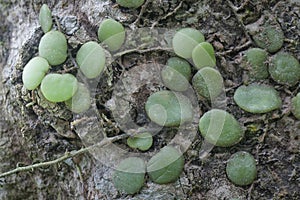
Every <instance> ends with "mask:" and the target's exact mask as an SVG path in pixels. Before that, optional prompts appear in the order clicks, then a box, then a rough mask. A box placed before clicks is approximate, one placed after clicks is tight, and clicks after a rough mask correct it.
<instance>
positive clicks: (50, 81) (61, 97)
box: [41, 74, 78, 102]
mask: <svg viewBox="0 0 300 200" xmlns="http://www.w3.org/2000/svg"><path fill="white" fill-rule="evenodd" d="M77 88H78V82H77V79H76V78H75V77H74V76H73V75H72V74H48V75H47V76H45V78H44V79H43V80H42V83H41V91H42V93H43V95H44V97H45V98H46V99H47V100H48V101H51V102H63V101H66V100H68V99H70V98H71V97H72V96H73V95H74V94H75V92H76V91H77Z"/></svg>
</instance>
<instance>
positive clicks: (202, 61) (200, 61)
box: [192, 42, 216, 69]
mask: <svg viewBox="0 0 300 200" xmlns="http://www.w3.org/2000/svg"><path fill="white" fill-rule="evenodd" d="M192 58H193V62H194V64H195V65H196V68H197V69H201V68H203V67H214V66H216V57H215V51H214V48H213V46H212V45H211V44H210V43H208V42H201V43H200V44H198V45H197V46H196V47H195V48H194V49H193V52H192Z"/></svg>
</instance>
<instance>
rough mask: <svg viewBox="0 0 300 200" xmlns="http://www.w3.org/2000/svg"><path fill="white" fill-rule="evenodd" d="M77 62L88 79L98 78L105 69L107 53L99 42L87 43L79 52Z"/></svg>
mask: <svg viewBox="0 0 300 200" xmlns="http://www.w3.org/2000/svg"><path fill="white" fill-rule="evenodd" d="M76 62H77V63H78V65H79V67H80V70H81V71H82V73H83V74H84V75H85V76H86V77H87V78H90V79H92V78H96V77H97V76H99V75H100V74H101V72H102V71H103V69H104V67H105V52H104V50H103V48H102V47H101V46H100V45H99V44H98V43H97V42H87V43H85V44H84V45H82V47H81V48H80V49H79V51H78V52H77V55H76Z"/></svg>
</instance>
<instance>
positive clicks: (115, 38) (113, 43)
mask: <svg viewBox="0 0 300 200" xmlns="http://www.w3.org/2000/svg"><path fill="white" fill-rule="evenodd" d="M98 39H99V40H100V41H101V42H103V43H104V44H106V45H107V46H108V48H109V50H110V51H116V50H118V49H120V48H121V46H122V44H123V43H124V41H125V29H124V27H123V25H122V24H121V23H120V22H117V21H115V20H113V19H106V20H104V21H103V22H102V23H101V24H100V27H99V29H98Z"/></svg>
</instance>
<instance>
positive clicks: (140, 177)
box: [112, 157, 146, 194]
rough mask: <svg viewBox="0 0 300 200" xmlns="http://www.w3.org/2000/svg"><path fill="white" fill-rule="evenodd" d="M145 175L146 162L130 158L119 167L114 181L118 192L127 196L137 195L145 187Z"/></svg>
mask: <svg viewBox="0 0 300 200" xmlns="http://www.w3.org/2000/svg"><path fill="white" fill-rule="evenodd" d="M145 173H146V165H145V163H144V161H143V160H142V159H140V158H137V157H129V158H126V159H125V160H123V161H121V163H120V164H119V165H118V167H117V168H116V171H115V173H114V174H113V178H112V180H113V183H114V186H115V187H116V188H117V190H119V191H121V192H126V193H127V194H135V193H137V192H139V191H140V189H141V188H142V187H143V185H144V182H145Z"/></svg>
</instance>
